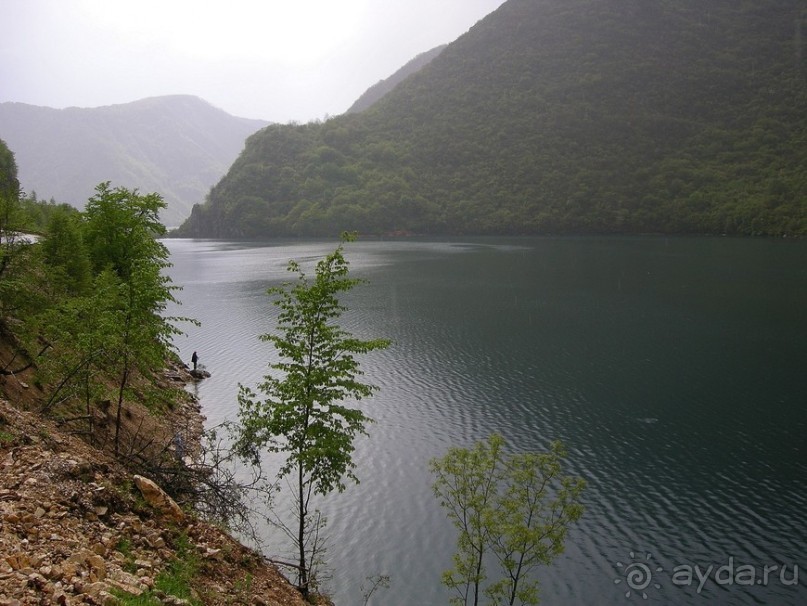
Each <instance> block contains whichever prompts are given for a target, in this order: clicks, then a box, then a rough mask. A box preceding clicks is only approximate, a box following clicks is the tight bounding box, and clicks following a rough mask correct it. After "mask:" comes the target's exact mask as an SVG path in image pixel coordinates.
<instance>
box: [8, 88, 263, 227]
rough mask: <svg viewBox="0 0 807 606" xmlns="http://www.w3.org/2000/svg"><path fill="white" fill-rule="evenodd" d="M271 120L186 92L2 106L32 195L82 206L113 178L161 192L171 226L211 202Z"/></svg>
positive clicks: (10, 139)
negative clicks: (239, 114) (118, 101)
mask: <svg viewBox="0 0 807 606" xmlns="http://www.w3.org/2000/svg"><path fill="white" fill-rule="evenodd" d="M266 124H267V123H266V122H263V121H261V120H248V119H245V118H236V117H234V116H231V115H229V114H227V113H226V112H224V111H222V110H220V109H217V108H215V107H213V106H212V105H210V104H209V103H207V102H206V101H203V100H202V99H199V98H197V97H192V96H185V95H178V96H167V97H152V98H149V99H142V100H140V101H135V102H133V103H126V104H122V105H110V106H106V107H97V108H90V109H86V108H77V107H70V108H67V109H52V108H48V107H38V106H34V105H27V104H24V103H0V138H2V139H4V140H5V141H6V143H7V144H8V146H9V148H11V150H12V151H13V152H14V155H15V157H16V160H17V166H18V169H19V179H20V184H21V186H22V188H23V189H24V190H25V191H26V192H28V193H31V192H36V194H37V197H38V198H40V199H48V198H51V197H53V198H55V199H56V200H58V201H59V202H69V203H70V204H72V205H74V206H76V207H79V208H83V206H84V203H85V202H86V201H87V199H88V198H89V197H90V196H92V195H93V193H94V191H93V190H94V188H95V186H96V185H98V183H101V182H102V181H111V182H112V185H113V186H123V187H128V188H138V189H139V190H140V191H141V192H144V193H150V192H157V193H159V194H160V195H162V196H163V198H164V199H165V201H166V203H167V204H168V207H167V208H166V210H165V211H164V212H163V215H162V220H163V222H164V223H166V224H167V225H179V224H180V223H181V222H182V221H183V220H184V219H185V218H186V217H187V216H188V214H189V213H190V209H191V206H192V205H193V204H194V203H196V202H200V201H202V200H204V198H205V195H206V194H207V192H208V191H209V189H210V187H211V186H212V185H214V184H215V183H216V181H218V180H219V179H220V178H221V176H222V175H224V174H225V172H226V171H227V168H228V167H229V166H230V165H231V164H232V163H233V161H234V160H235V159H236V158H237V157H238V154H239V152H240V151H241V150H242V149H243V147H244V141H245V139H246V138H247V137H248V136H249V135H251V134H252V133H254V132H255V131H257V130H258V129H260V128H262V127H263V126H265V125H266Z"/></svg>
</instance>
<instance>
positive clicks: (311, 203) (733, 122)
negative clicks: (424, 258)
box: [177, 0, 807, 238]
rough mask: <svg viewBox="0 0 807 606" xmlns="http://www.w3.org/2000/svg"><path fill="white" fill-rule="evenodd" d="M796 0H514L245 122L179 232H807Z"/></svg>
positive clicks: (801, 23) (806, 27)
mask: <svg viewBox="0 0 807 606" xmlns="http://www.w3.org/2000/svg"><path fill="white" fill-rule="evenodd" d="M805 106H807V13H805V10H804V3H803V2H802V1H801V0H760V1H759V2H742V3H738V2H735V1H733V0H716V1H714V2H708V3H704V2H700V1H698V0H681V1H680V2H666V1H665V2H651V3H648V2H644V1H640V0H631V1H629V2H624V1H622V0H619V1H617V0H547V1H544V2H535V1H534V0H509V1H508V2H506V3H505V4H504V5H503V6H502V7H501V8H500V9H499V10H497V11H496V12H495V13H493V14H492V15H490V16H489V17H487V18H486V19H484V20H483V21H481V22H480V23H478V24H477V25H476V26H475V27H473V28H472V29H471V30H470V32H468V33H467V34H466V35H464V36H462V37H461V38H459V39H458V40H457V41H455V42H454V43H452V44H450V45H449V46H448V47H447V48H446V49H445V50H444V51H443V52H442V53H441V54H440V55H439V56H438V57H437V58H435V59H434V60H433V61H432V62H431V63H430V64H429V65H427V66H426V67H424V68H423V69H422V70H420V71H419V72H417V73H416V74H414V75H412V76H411V77H409V78H408V79H406V80H405V81H404V82H402V83H401V84H400V85H398V86H397V87H396V88H395V89H394V90H393V91H391V92H390V93H388V94H387V95H386V96H385V97H384V98H383V99H382V100H381V101H379V102H378V103H376V104H375V105H373V106H372V107H371V108H369V109H367V110H365V111H364V112H362V113H361V114H354V115H344V116H340V117H337V118H333V119H330V120H328V121H326V122H324V123H318V124H314V123H312V124H307V125H272V126H269V127H267V128H266V129H264V130H262V131H260V132H259V133H256V134H255V135H253V136H252V137H250V138H249V140H248V142H247V146H246V148H245V150H244V151H243V153H242V154H241V156H240V157H239V158H238V160H237V161H236V162H235V163H234V164H233V166H232V167H231V169H230V171H229V172H228V174H227V175H226V176H225V177H224V178H223V179H222V180H221V181H220V182H219V183H218V184H217V185H216V186H215V187H213V189H212V190H211V192H210V194H209V197H208V200H207V202H206V203H205V204H204V205H198V206H196V207H194V209H193V211H192V214H191V217H190V218H189V219H188V220H187V221H186V223H185V224H184V225H183V226H182V227H181V228H180V229H179V230H178V231H177V234H178V235H182V236H207V237H245V238H247V237H267V236H277V235H332V234H334V232H335V231H336V230H344V229H357V230H359V231H361V232H363V233H379V234H384V233H398V232H414V233H424V234H451V233H475V234H524V233H529V234H540V233H562V232H565V233H638V232H642V233H645V232H659V233H661V232H663V233H712V234H722V233H726V234H749V235H750V234H767V235H784V234H788V235H793V234H800V235H804V234H805V233H807V168H805V167H807V114H805V112H804V111H802V109H803V108H804V107H805Z"/></svg>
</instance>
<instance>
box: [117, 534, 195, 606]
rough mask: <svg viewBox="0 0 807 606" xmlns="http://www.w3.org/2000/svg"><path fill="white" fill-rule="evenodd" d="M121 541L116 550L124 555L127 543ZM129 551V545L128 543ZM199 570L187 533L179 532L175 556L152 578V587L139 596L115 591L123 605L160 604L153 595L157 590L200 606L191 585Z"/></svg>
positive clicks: (129, 548) (144, 605)
mask: <svg viewBox="0 0 807 606" xmlns="http://www.w3.org/2000/svg"><path fill="white" fill-rule="evenodd" d="M123 543H124V541H122V542H121V543H120V544H119V545H118V551H120V552H121V553H123V554H124V555H126V549H127V545H125V544H123ZM128 550H129V552H130V553H131V545H128ZM198 570H199V556H198V555H197V553H196V551H195V550H194V548H193V545H191V543H190V541H189V540H188V537H187V535H185V534H181V535H180V536H179V538H178V539H177V545H176V557H175V558H174V559H173V560H172V561H171V563H170V564H169V565H168V568H166V569H165V570H163V571H162V572H161V573H160V574H158V575H157V578H156V579H154V589H153V590H149V591H146V592H144V593H142V594H141V595H139V596H135V595H131V594H128V593H126V592H124V591H116V592H115V597H117V598H118V599H119V600H120V602H121V604H122V605H123V606H162V604H163V602H162V601H161V600H160V599H158V598H157V597H156V595H155V593H156V592H157V591H161V592H162V593H164V594H167V595H172V596H174V597H177V598H181V599H184V600H188V601H189V602H190V603H191V604H193V606H201V605H202V603H201V602H200V601H199V600H198V599H196V598H194V595H193V590H192V585H193V580H194V577H195V576H196V573H197V571H198Z"/></svg>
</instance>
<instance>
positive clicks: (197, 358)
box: [191, 351, 199, 371]
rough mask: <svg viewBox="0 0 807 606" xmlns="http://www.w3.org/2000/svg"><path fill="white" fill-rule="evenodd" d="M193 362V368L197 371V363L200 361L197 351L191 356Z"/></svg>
mask: <svg viewBox="0 0 807 606" xmlns="http://www.w3.org/2000/svg"><path fill="white" fill-rule="evenodd" d="M191 362H193V370H194V371H195V370H196V364H197V362H199V356H197V355H196V352H195V351H194V352H193V355H192V356H191Z"/></svg>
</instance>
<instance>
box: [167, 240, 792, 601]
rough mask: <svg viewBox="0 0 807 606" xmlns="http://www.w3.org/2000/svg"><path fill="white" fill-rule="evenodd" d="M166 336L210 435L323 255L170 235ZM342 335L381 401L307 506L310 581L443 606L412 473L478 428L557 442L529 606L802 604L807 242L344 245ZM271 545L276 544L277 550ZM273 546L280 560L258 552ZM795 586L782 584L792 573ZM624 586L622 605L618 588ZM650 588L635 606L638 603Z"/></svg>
mask: <svg viewBox="0 0 807 606" xmlns="http://www.w3.org/2000/svg"><path fill="white" fill-rule="evenodd" d="M165 243H166V245H167V246H168V248H169V250H170V251H171V261H172V262H173V264H174V267H173V268H172V269H171V271H170V273H171V276H172V278H173V280H174V282H175V284H177V285H180V286H182V287H183V289H184V290H183V291H182V292H181V293H179V298H180V299H181V300H182V301H183V306H182V307H181V308H180V312H181V313H182V314H184V315H188V316H191V317H194V318H196V319H198V320H200V321H201V322H202V327H201V328H195V327H190V328H189V329H188V335H187V336H185V337H180V338H178V339H177V340H176V345H177V347H178V348H179V350H180V353H181V355H182V357H183V359H184V360H185V361H186V362H189V361H190V357H191V354H192V352H193V351H194V350H195V351H198V352H199V356H200V361H201V363H203V364H204V365H205V366H206V368H207V369H208V370H209V371H210V372H211V373H212V375H213V376H212V378H210V379H208V380H206V381H204V382H202V383H201V384H200V385H199V386H198V388H197V389H196V391H197V395H198V397H199V399H200V401H201V405H202V408H203V412H204V413H205V414H206V415H207V417H208V423H209V425H215V424H217V423H219V422H221V421H223V420H226V419H230V420H234V419H235V411H236V406H237V405H236V394H237V389H238V383H243V384H245V385H248V386H252V387H254V386H255V385H256V383H257V382H258V381H259V380H260V378H261V377H262V375H263V374H265V372H266V365H267V363H268V362H269V361H270V360H272V359H274V358H273V352H272V351H271V347H270V346H269V345H268V344H266V343H263V342H261V341H259V339H258V335H259V334H263V333H266V332H269V331H271V330H272V329H273V326H274V317H275V310H274V308H273V306H272V305H270V300H269V298H268V296H267V295H266V294H265V291H266V289H267V288H268V287H269V286H271V285H277V284H279V283H280V282H282V281H283V280H285V279H288V278H290V277H291V275H290V274H288V273H287V272H286V270H285V267H286V264H287V262H288V260H289V259H296V260H298V261H300V262H302V263H303V264H304V265H305V266H308V267H310V266H311V264H312V263H313V262H314V261H315V260H316V259H317V258H319V257H321V256H322V255H324V254H327V253H328V252H330V251H331V250H333V248H334V247H335V242H312V241H289V240H284V241H276V242H265V243H255V242H252V243H247V242H225V241H212V240H166V241H165ZM346 256H347V258H348V259H349V261H350V262H351V274H352V275H353V276H354V277H360V278H364V279H367V280H368V281H369V283H368V284H366V285H362V286H359V287H357V288H356V289H354V290H353V291H352V292H351V293H349V294H348V296H347V297H346V298H345V299H344V302H345V304H346V305H347V306H348V307H349V311H348V312H347V313H346V314H345V316H344V322H345V326H346V327H347V328H348V329H349V330H351V331H353V332H355V333H357V334H358V335H359V336H363V337H386V338H389V339H392V341H393V344H392V346H391V347H390V348H389V349H387V350H385V351H383V352H375V353H373V354H371V355H369V356H367V357H366V358H364V359H363V363H364V370H365V371H366V375H365V379H366V380H367V382H370V383H373V384H375V385H377V386H378V387H379V388H380V390H379V392H378V394H377V395H375V396H374V397H373V398H371V399H369V400H365V401H363V402H361V403H360V405H361V408H362V409H363V410H365V412H366V413H367V414H369V415H370V416H371V417H373V418H374V419H375V421H376V422H375V423H374V424H372V425H371V426H369V428H368V431H369V436H366V437H362V438H361V439H359V440H358V443H357V451H356V454H355V461H356V463H357V469H356V472H357V475H358V476H359V478H360V479H361V483H360V484H359V485H356V486H349V487H348V489H347V491H346V492H344V493H343V494H337V495H333V496H331V497H329V498H328V499H327V501H326V502H324V503H323V504H322V506H321V507H322V509H323V511H325V512H326V514H327V516H328V519H329V524H328V535H329V538H330V543H329V550H328V554H327V558H328V562H329V565H330V568H331V569H332V575H333V578H332V579H331V580H330V581H329V582H328V588H329V589H330V590H331V593H332V595H333V597H334V598H335V601H336V603H337V605H338V606H352V605H355V604H362V602H363V600H362V597H361V596H362V592H361V591H360V586H361V585H362V584H363V583H366V581H365V577H367V576H370V575H378V574H388V575H390V576H391V582H392V584H391V587H390V588H389V589H386V590H381V591H380V592H378V593H376V594H375V595H374V596H373V599H372V600H371V601H370V604H385V605H392V606H396V605H399V606H412V605H425V606H428V605H432V604H434V605H437V604H446V603H447V602H448V596H449V594H448V593H447V592H446V590H444V589H443V588H442V586H441V584H440V573H441V571H442V570H443V569H445V568H447V567H448V566H449V565H450V558H451V554H452V553H453V551H454V541H455V533H454V529H453V527H452V526H451V525H450V523H449V521H448V520H447V519H446V517H445V513H444V511H443V510H442V508H441V507H440V506H439V504H438V502H437V501H436V499H435V498H434V496H433V495H432V491H431V482H432V477H431V476H430V474H429V472H428V469H427V464H428V461H429V459H430V458H432V457H436V456H441V455H443V454H444V453H445V452H446V450H447V449H448V448H449V447H450V446H453V445H458V446H469V445H471V444H473V442H474V441H476V440H480V439H484V438H486V437H487V436H488V435H490V434H491V433H492V432H498V433H501V434H502V435H503V436H504V437H505V439H506V440H507V442H508V444H509V446H510V447H511V448H513V449H514V450H536V449H537V450H542V449H545V448H546V447H547V445H548V443H549V442H550V441H551V440H554V439H560V440H562V441H563V442H564V444H565V445H566V447H567V449H568V451H569V456H568V461H567V463H568V468H567V472H568V473H570V474H574V475H579V476H581V477H583V478H585V480H586V481H587V483H588V487H587V489H586V491H585V494H584V503H585V507H586V512H585V514H584V516H583V518H582V519H581V521H580V522H579V523H578V524H576V525H575V526H574V527H573V528H572V529H571V531H570V532H569V535H568V538H567V541H566V551H565V553H564V554H563V555H561V556H560V557H559V558H558V559H557V560H556V561H555V562H554V563H553V565H552V566H550V567H547V568H543V569H541V570H540V572H539V578H540V580H541V598H542V601H541V603H542V604H564V605H565V604H606V605H607V604H613V605H616V604H627V603H630V602H642V603H657V604H672V603H674V604H706V603H709V604H732V605H735V604H762V603H767V604H793V605H796V604H805V603H807V570H802V569H801V568H802V567H807V548H806V547H805V546H807V524H805V511H807V437H806V436H807V242H805V241H788V240H756V239H731V238H664V237H635V238H623V237H591V238H587V237H586V238H584V237H579V238H550V237H547V238H523V239H522V238H509V239H497V238H467V239H454V240H441V241H427V240H403V241H395V240H393V241H376V240H371V241H370V240H368V241H359V242H356V243H352V244H349V245H347V254H346ZM278 552H279V553H282V548H281V547H278ZM268 555H278V553H273V554H268ZM799 574H801V577H799ZM628 594H629V595H628ZM644 596H646V599H645V597H644Z"/></svg>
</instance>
